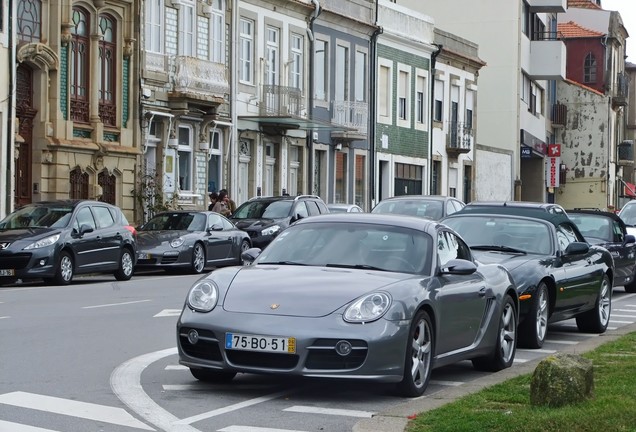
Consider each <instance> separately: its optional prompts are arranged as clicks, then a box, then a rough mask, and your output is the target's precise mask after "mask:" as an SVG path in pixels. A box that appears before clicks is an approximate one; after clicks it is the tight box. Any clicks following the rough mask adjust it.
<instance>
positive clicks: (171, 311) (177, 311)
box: [153, 309, 181, 318]
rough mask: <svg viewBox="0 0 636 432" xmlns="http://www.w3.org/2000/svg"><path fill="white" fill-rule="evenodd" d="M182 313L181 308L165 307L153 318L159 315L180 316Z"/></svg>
mask: <svg viewBox="0 0 636 432" xmlns="http://www.w3.org/2000/svg"><path fill="white" fill-rule="evenodd" d="M179 315H181V309H164V310H162V311H161V312H159V313H158V314H157V315H155V316H153V318H159V317H171V316H179Z"/></svg>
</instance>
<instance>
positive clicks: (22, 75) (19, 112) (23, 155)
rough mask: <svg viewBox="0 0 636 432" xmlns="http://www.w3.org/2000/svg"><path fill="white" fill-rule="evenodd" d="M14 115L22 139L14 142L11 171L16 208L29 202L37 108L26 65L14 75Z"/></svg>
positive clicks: (31, 76)
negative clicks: (13, 169)
mask: <svg viewBox="0 0 636 432" xmlns="http://www.w3.org/2000/svg"><path fill="white" fill-rule="evenodd" d="M16 81H17V83H16V84H17V85H16V89H17V90H16V101H17V105H16V110H15V111H16V117H17V119H18V121H19V123H20V127H19V134H20V136H21V137H22V138H24V141H23V142H21V143H16V160H15V172H14V173H13V177H14V184H15V194H14V203H15V206H16V208H17V207H20V206H23V205H25V204H29V203H31V200H32V195H31V178H32V171H31V170H32V167H31V158H32V150H31V149H32V144H33V119H34V118H35V115H36V114H37V110H36V109H35V108H34V107H33V71H32V70H31V69H30V68H29V67H28V66H26V65H23V64H21V65H20V66H18V71H17V77H16Z"/></svg>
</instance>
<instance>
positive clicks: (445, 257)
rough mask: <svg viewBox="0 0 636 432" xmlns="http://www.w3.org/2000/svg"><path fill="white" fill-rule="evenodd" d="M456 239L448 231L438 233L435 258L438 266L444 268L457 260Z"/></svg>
mask: <svg viewBox="0 0 636 432" xmlns="http://www.w3.org/2000/svg"><path fill="white" fill-rule="evenodd" d="M457 249H458V246H457V238H456V237H455V236H454V235H452V234H451V233H449V232H448V231H440V232H439V233H438V235H437V257H438V261H439V266H440V267H444V266H445V265H446V263H448V262H449V261H450V260H452V259H455V258H457V254H458V250H457Z"/></svg>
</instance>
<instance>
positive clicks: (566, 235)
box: [557, 224, 579, 252]
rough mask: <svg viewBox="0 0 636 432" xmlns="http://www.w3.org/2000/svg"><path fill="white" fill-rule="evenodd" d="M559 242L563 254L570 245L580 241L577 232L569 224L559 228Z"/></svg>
mask: <svg viewBox="0 0 636 432" xmlns="http://www.w3.org/2000/svg"><path fill="white" fill-rule="evenodd" d="M557 240H558V242H559V249H560V250H561V251H562V252H563V251H565V249H567V247H568V246H569V245H570V243H574V242H576V241H579V239H578V238H577V236H576V232H574V230H573V229H572V227H571V226H569V225H568V224H561V225H559V226H558V227H557Z"/></svg>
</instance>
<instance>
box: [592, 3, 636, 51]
mask: <svg viewBox="0 0 636 432" xmlns="http://www.w3.org/2000/svg"><path fill="white" fill-rule="evenodd" d="M601 6H602V7H603V9H605V10H611V11H618V12H620V14H621V18H622V19H623V25H624V26H625V28H626V29H627V33H629V38H627V61H628V62H630V63H636V0H601Z"/></svg>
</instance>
